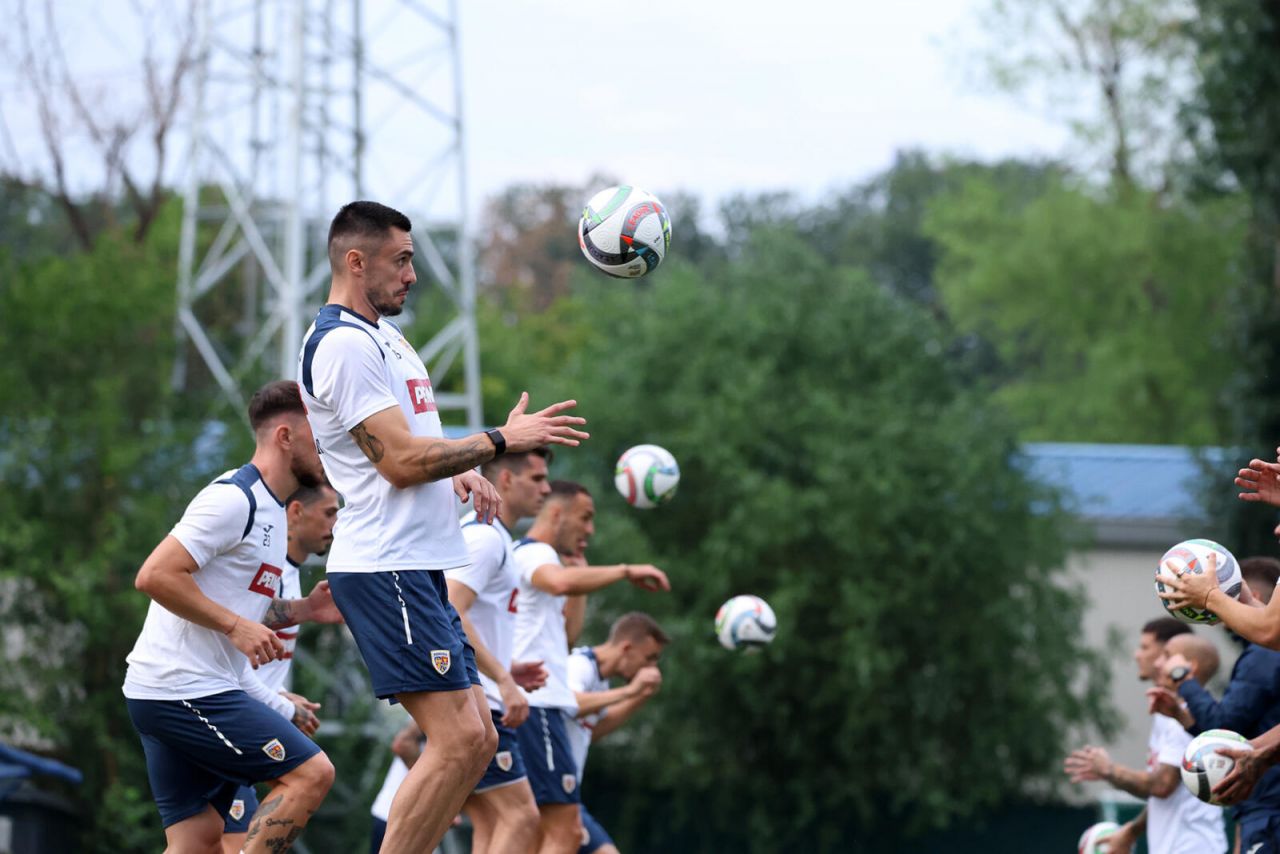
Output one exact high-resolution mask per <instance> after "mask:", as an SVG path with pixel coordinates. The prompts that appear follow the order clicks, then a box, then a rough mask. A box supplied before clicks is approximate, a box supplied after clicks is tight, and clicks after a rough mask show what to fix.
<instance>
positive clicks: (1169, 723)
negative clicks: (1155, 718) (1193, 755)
mask: <svg viewBox="0 0 1280 854" xmlns="http://www.w3.org/2000/svg"><path fill="white" fill-rule="evenodd" d="M1159 739H1160V746H1159V749H1158V750H1157V752H1156V761H1157V762H1159V763H1160V764H1161V765H1174V766H1176V767H1179V768H1181V767H1182V755H1183V754H1184V753H1185V752H1186V750H1187V745H1188V744H1190V743H1191V735H1190V734H1189V733H1187V731H1186V730H1184V729H1183V728H1182V727H1180V726H1179V725H1178V722H1177V721H1175V720H1173V719H1172V718H1165V719H1164V720H1163V721H1161V722H1160V736H1159Z"/></svg>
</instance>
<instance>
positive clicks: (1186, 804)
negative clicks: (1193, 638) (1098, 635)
mask: <svg viewBox="0 0 1280 854" xmlns="http://www.w3.org/2000/svg"><path fill="white" fill-rule="evenodd" d="M1190 632H1191V627H1190V626H1188V625H1186V624H1185V623H1180V622H1178V621H1177V620H1175V619H1173V618H1172V617H1160V618H1158V619H1155V620H1151V621H1150V622H1149V623H1147V624H1146V625H1145V626H1143V627H1142V635H1141V639H1140V641H1139V643H1138V648H1137V650H1135V651H1134V654H1133V657H1134V660H1135V661H1137V663H1138V678H1139V679H1141V680H1142V681H1144V682H1146V681H1155V680H1157V679H1158V678H1159V677H1160V664H1161V663H1162V661H1163V659H1164V656H1165V649H1166V647H1167V646H1169V645H1172V646H1173V648H1174V649H1175V650H1178V649H1179V646H1178V644H1179V643H1185V641H1180V640H1179V639H1180V638H1182V637H1183V636H1184V635H1189V634H1190ZM1201 649H1202V647H1200V646H1199V645H1194V644H1188V645H1187V646H1185V647H1182V648H1181V651H1182V653H1183V655H1184V656H1185V657H1187V658H1188V659H1191V662H1192V663H1191V670H1192V673H1193V674H1194V675H1195V676H1196V678H1197V679H1199V680H1200V681H1201V682H1207V681H1208V680H1209V679H1210V678H1211V677H1212V676H1213V672H1212V670H1211V668H1212V669H1216V668H1217V666H1218V663H1217V656H1216V654H1214V655H1213V657H1212V659H1210V658H1207V657H1203V656H1202V655H1201V654H1200V653H1199V652H1198V650H1201ZM1193 650H1196V652H1193V653H1192V654H1193V656H1194V658H1193V657H1192V656H1188V655H1187V653H1188V652H1192V651H1193ZM1201 667H1203V668H1204V669H1203V670H1201V669H1200V668H1201ZM1190 743H1191V736H1190V735H1188V734H1187V732H1186V730H1184V729H1183V728H1182V727H1181V726H1179V725H1178V722H1177V721H1175V720H1173V719H1172V718H1169V717H1166V716H1165V715H1161V714H1153V715H1152V716H1151V736H1150V738H1149V739H1148V741H1147V750H1148V753H1147V769H1146V770H1145V771H1139V770H1137V769H1134V768H1126V767H1125V766H1123V765H1119V764H1117V763H1115V762H1113V761H1112V760H1111V756H1110V755H1109V754H1108V753H1107V751H1106V750H1104V749H1103V748H1101V747H1094V746H1086V747H1083V748H1080V749H1079V750H1076V751H1073V752H1072V753H1071V755H1070V756H1068V757H1067V758H1066V761H1065V762H1063V770H1064V771H1066V773H1067V775H1068V776H1069V777H1070V778H1071V782H1073V783H1080V782H1084V781H1089V780H1103V781H1105V782H1107V783H1110V784H1111V785H1112V786H1115V787H1116V788H1117V789H1122V790H1123V791H1126V792H1128V793H1129V794H1131V795H1134V796H1135V797H1139V798H1145V799H1146V801H1147V805H1146V807H1145V808H1144V809H1143V811H1142V812H1141V813H1140V814H1139V815H1138V817H1137V818H1135V819H1134V820H1133V821H1130V822H1128V823H1126V824H1125V825H1123V826H1122V827H1121V828H1120V830H1118V831H1116V832H1115V833H1114V834H1112V835H1111V836H1109V837H1108V838H1107V842H1108V844H1109V845H1110V846H1111V847H1110V851H1111V852H1112V854H1128V852H1129V851H1130V850H1131V849H1132V847H1133V845H1134V843H1135V842H1136V841H1137V839H1138V837H1139V836H1141V835H1142V834H1143V833H1144V832H1145V833H1146V837H1147V850H1148V852H1150V854H1205V852H1209V851H1226V850H1227V837H1226V833H1225V832H1224V830H1223V825H1222V808H1221V807H1215V806H1212V805H1210V804H1206V803H1204V802H1203V801H1201V800H1198V799H1197V798H1196V796H1195V795H1193V794H1191V790H1190V789H1188V788H1187V787H1186V786H1184V785H1182V777H1181V774H1180V772H1179V770H1178V769H1179V768H1180V767H1181V766H1182V754H1183V752H1184V751H1185V750H1186V748H1187V745H1188V744H1190Z"/></svg>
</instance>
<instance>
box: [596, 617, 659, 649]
mask: <svg viewBox="0 0 1280 854" xmlns="http://www.w3.org/2000/svg"><path fill="white" fill-rule="evenodd" d="M645 638H653V639H654V640H656V641H657V642H658V644H659V645H661V646H666V645H667V644H669V643H671V638H670V637H668V636H667V633H666V632H664V631H663V630H662V627H661V626H659V625H658V621H657V620H655V619H654V618H653V617H650V616H649V615H648V614H646V613H644V612H643V611H632V612H631V613H629V614H623V615H622V616H621V617H619V618H618V619H616V620H614V621H613V626H612V627H611V628H610V629H609V643H621V642H622V641H634V642H639V641H642V640H644V639H645Z"/></svg>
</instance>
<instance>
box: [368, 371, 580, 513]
mask: <svg viewBox="0 0 1280 854" xmlns="http://www.w3.org/2000/svg"><path fill="white" fill-rule="evenodd" d="M528 405H529V395H528V393H527V392H525V393H522V394H521V395H520V401H519V403H517V404H516V405H515V408H514V409H512V410H511V413H510V415H508V417H507V423H506V424H504V425H503V426H502V428H501V430H500V431H498V432H499V433H500V435H501V441H502V443H503V449H504V450H506V451H510V452H513V453H518V452H521V451H529V450H532V449H534V448H538V447H541V446H543V445H570V446H574V445H577V444H578V443H579V441H580V440H582V439H586V438H588V434H587V433H583V432H581V431H579V430H576V429H574V428H575V425H581V424H586V423H587V422H586V419H584V418H580V417H578V416H575V415H563V414H561V413H564V412H566V411H567V410H570V409H572V408H573V407H575V406H577V401H573V400H565V401H561V402H560V403H554V404H552V405H551V406H548V407H547V408H545V409H543V410H541V411H539V412H534V413H527V412H525V409H526V408H527V407H528ZM357 417H358V416H357ZM350 432H351V436H352V438H353V439H355V442H356V444H357V445H358V446H359V447H360V450H361V451H363V452H364V455H365V456H366V457H368V459H369V462H371V463H373V465H374V468H376V469H377V470H378V474H380V475H382V476H383V477H384V478H386V479H387V481H388V482H390V483H391V485H392V486H394V487H396V488H397V489H405V488H406V487H410V486H414V485H416V484H419V483H430V482H432V481H437V480H444V479H445V478H446V477H453V476H454V475H458V474H462V473H463V472H466V471H470V470H471V469H473V468H475V467H476V466H478V465H480V464H481V463H484V462H487V461H489V460H491V459H493V458H494V456H496V455H497V453H498V447H497V445H496V444H495V442H496V441H497V440H496V439H494V438H490V436H489V434H487V433H476V434H475V435H472V436H466V437H463V438H461V439H433V438H430V437H427V436H415V435H413V433H411V432H410V430H409V422H408V421H406V420H405V417H404V412H403V411H402V410H401V409H400V408H399V407H398V406H393V407H388V408H387V409H383V410H382V411H380V412H375V413H374V414H372V415H370V416H369V417H367V418H365V419H364V420H363V421H361V422H360V423H359V424H357V425H356V426H355V427H353V428H351V431H350Z"/></svg>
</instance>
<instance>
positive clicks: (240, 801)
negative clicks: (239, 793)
mask: <svg viewBox="0 0 1280 854" xmlns="http://www.w3.org/2000/svg"><path fill="white" fill-rule="evenodd" d="M228 814H229V815H230V816H231V820H232V821H239V820H240V819H242V818H244V798H236V799H235V800H234V801H232V802H231V810H230V812H229V813H228Z"/></svg>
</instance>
